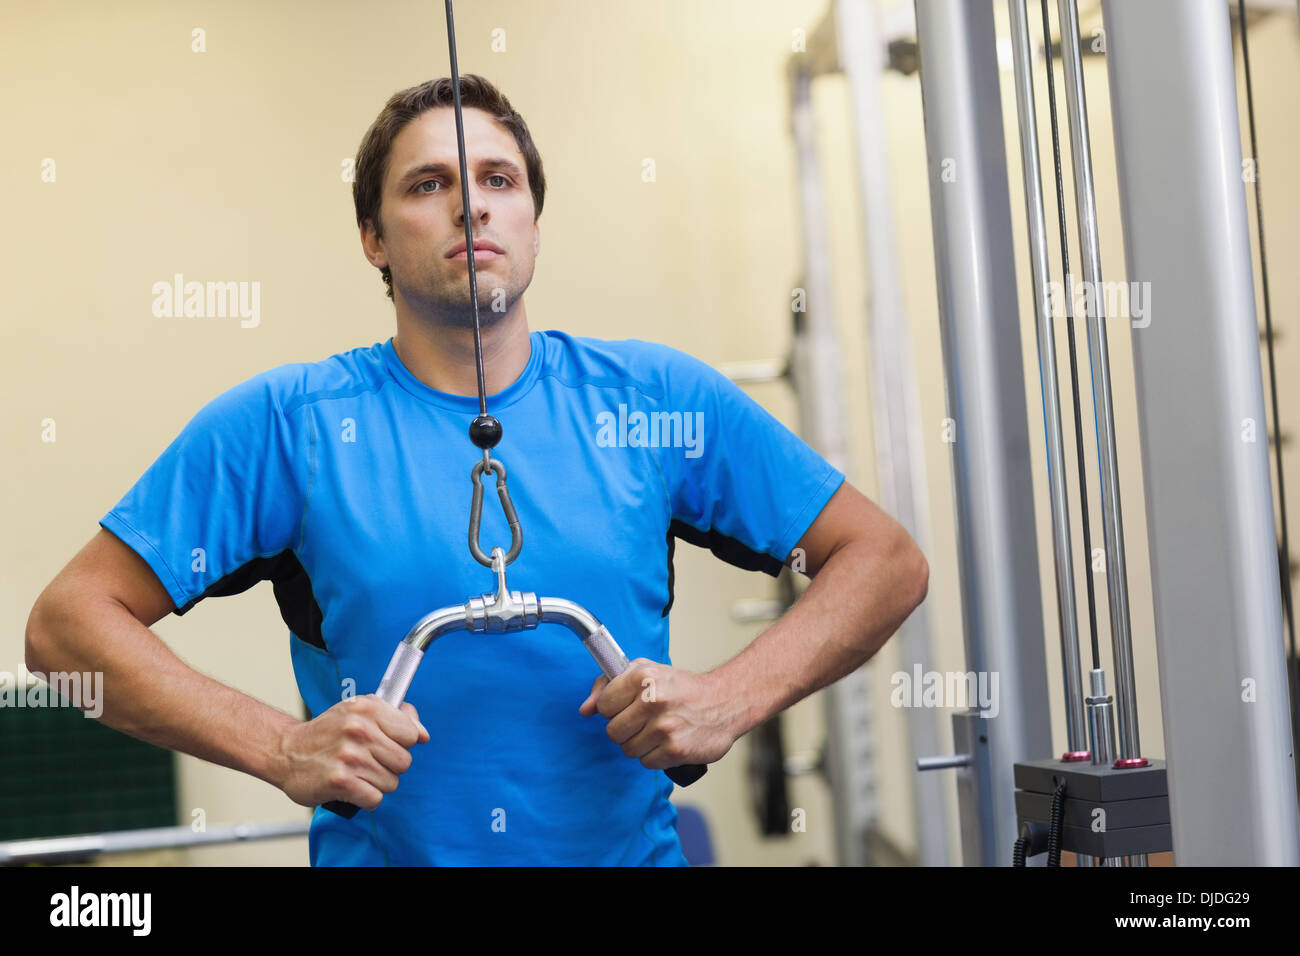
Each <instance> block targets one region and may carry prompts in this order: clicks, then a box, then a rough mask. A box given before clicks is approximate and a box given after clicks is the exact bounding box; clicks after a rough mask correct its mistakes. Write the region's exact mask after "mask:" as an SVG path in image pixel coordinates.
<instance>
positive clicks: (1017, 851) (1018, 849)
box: [1011, 837, 1029, 866]
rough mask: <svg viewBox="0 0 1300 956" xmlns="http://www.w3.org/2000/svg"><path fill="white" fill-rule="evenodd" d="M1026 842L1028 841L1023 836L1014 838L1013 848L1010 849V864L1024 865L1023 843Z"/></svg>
mask: <svg viewBox="0 0 1300 956" xmlns="http://www.w3.org/2000/svg"><path fill="white" fill-rule="evenodd" d="M1028 842H1029V841H1028V840H1027V839H1026V838H1025V837H1020V839H1018V840H1016V845H1015V848H1014V849H1013V850H1012V851H1011V865H1012V866H1024V865H1025V844H1026V843H1028Z"/></svg>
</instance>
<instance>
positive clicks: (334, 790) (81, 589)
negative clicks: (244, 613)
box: [26, 528, 429, 809]
mask: <svg viewBox="0 0 1300 956" xmlns="http://www.w3.org/2000/svg"><path fill="white" fill-rule="evenodd" d="M172 610H173V604H172V599H171V597H170V596H169V595H168V593H167V591H166V589H165V588H164V587H163V586H162V583H161V582H160V581H159V580H158V578H157V576H156V575H155V574H154V572H153V570H152V569H151V568H150V567H149V566H148V564H146V563H145V562H144V560H143V559H142V558H141V557H140V556H139V555H137V554H136V553H135V552H134V551H132V550H131V549H130V548H129V547H127V546H126V545H125V544H124V543H122V541H120V540H119V539H118V538H117V537H116V536H115V535H113V534H111V533H110V532H108V531H106V530H104V529H102V528H101V529H100V531H99V533H98V534H97V535H96V536H95V537H94V538H92V539H91V541H90V543H89V544H87V545H86V547H85V548H83V549H82V551H81V552H80V553H79V554H77V556H76V557H74V558H73V559H72V561H71V562H69V564H68V566H67V567H66V568H64V570H63V571H61V572H60V573H59V575H58V576H57V577H56V578H55V579H54V580H53V581H52V582H51V583H50V585H49V586H48V587H46V589H45V590H44V591H43V592H42V593H41V595H40V597H39V598H37V600H36V604H35V605H34V606H33V608H32V611H31V615H30V616H29V618H28V621H27V634H26V658H27V668H28V670H30V671H33V672H35V673H38V674H48V673H51V672H62V673H69V672H82V673H85V672H92V673H95V672H98V673H102V674H103V681H104V682H103V687H104V693H103V697H104V699H103V701H102V702H101V703H102V705H103V714H102V716H101V717H100V720H101V722H103V723H104V724H107V725H108V726H110V727H113V728H115V729H117V730H120V731H123V732H124V733H127V734H130V735H131V736H133V737H137V738H139V739H141V740H145V741H148V742H149V743H152V744H155V745H157V746H160V747H167V748H169V749H172V750H180V751H182V752H184V753H188V754H192V755H193V756H196V757H200V758H202V759H204V760H208V761H211V762H212V763H216V764H220V765H222V766H224V767H232V768H234V769H235V770H241V771H243V772H244V773H247V774H251V775H253V776H255V777H257V778H259V779H261V780H265V781H266V782H268V783H270V784H272V785H274V786H276V787H278V788H280V789H281V790H283V791H284V792H285V793H286V794H287V795H288V796H289V797H290V799H292V800H294V801H295V802H297V803H300V804H303V805H304V806H313V805H316V804H319V803H324V802H327V801H329V800H347V801H350V802H352V803H355V804H357V805H358V806H361V807H365V808H366V809H373V808H374V807H376V806H378V804H379V801H380V800H381V799H382V797H383V794H384V793H391V792H392V791H393V790H395V789H396V788H397V775H398V774H400V773H402V772H404V771H405V770H406V769H407V767H409V766H410V762H411V755H410V753H409V751H408V749H407V748H409V747H410V746H412V745H414V744H415V743H417V742H419V743H423V742H425V741H427V740H428V739H429V738H428V732H427V731H426V730H425V729H424V727H423V726H422V725H420V724H419V719H418V716H417V715H416V712H415V709H414V707H412V706H411V705H410V704H403V706H402V712H403V713H404V714H405V716H402V715H399V713H398V711H397V710H395V709H393V708H392V707H391V706H389V705H388V704H387V703H385V702H384V701H382V700H380V699H379V698H377V697H374V696H365V697H354V698H351V699H349V700H346V701H341V702H340V703H339V704H336V705H335V706H334V707H331V708H330V709H329V710H327V711H326V712H325V713H324V714H321V715H320V716H318V717H317V718H315V719H314V720H311V721H307V722H303V721H300V720H297V719H295V718H293V717H291V716H290V715H288V714H285V713H283V712H281V711H279V710H277V709H275V708H274V707H271V706H269V705H267V704H264V703H262V702H261V701H259V700H256V699H254V698H252V697H249V696H248V695H247V694H243V693H241V692H239V691H237V690H235V689H234V688H232V687H228V686H226V685H225V684H222V683H221V682H219V681H216V680H213V679H212V678H210V677H206V676H205V675H203V674H200V673H199V672H198V671H196V670H194V669H193V668H191V667H189V666H188V665H186V664H185V663H184V662H183V661H182V660H181V659H180V658H179V657H177V656H176V655H175V654H174V653H172V651H171V649H170V648H168V647H167V645H166V644H165V643H163V641H162V640H160V639H159V638H158V636H157V635H156V634H154V633H153V631H152V630H150V626H151V625H153V624H154V623H155V622H157V621H158V620H160V619H161V618H162V617H163V616H164V615H166V614H168V613H170V612H171V611H172ZM408 708H409V709H408Z"/></svg>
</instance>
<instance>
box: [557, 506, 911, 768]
mask: <svg viewBox="0 0 1300 956" xmlns="http://www.w3.org/2000/svg"><path fill="white" fill-rule="evenodd" d="M795 555H799V557H800V558H801V560H802V561H803V567H804V568H805V569H806V570H807V573H808V574H809V575H810V576H811V577H812V578H813V581H812V584H810V585H809V586H808V588H807V590H806V591H805V592H804V593H803V596H802V597H800V598H799V600H798V601H796V602H795V604H794V606H793V607H791V608H790V609H789V610H788V611H786V613H785V614H784V615H782V616H781V618H780V619H779V620H777V621H776V622H775V623H773V624H772V625H771V626H770V627H769V628H768V629H767V630H765V631H764V632H763V633H762V634H760V635H759V636H758V637H757V638H755V639H754V640H753V642H751V643H750V645H749V646H748V647H746V648H745V650H743V651H741V653H740V654H738V655H736V656H735V657H734V658H732V659H731V660H729V661H727V662H726V663H725V664H723V665H721V666H720V667H716V668H714V669H713V670H711V671H709V672H708V673H707V674H692V673H691V672H689V671H684V670H679V669H677V668H672V667H668V666H666V665H663V664H658V663H655V662H654V661H648V660H645V659H643V658H638V659H637V660H635V661H633V662H632V664H631V666H629V667H628V669H627V670H626V671H625V672H624V673H623V674H621V675H619V677H618V678H617V679H616V680H614V681H612V682H611V681H607V680H606V678H604V677H600V678H597V680H596V683H595V685H593V687H592V690H591V694H590V695H589V696H588V697H587V699H586V700H585V701H584V702H583V703H582V705H581V707H580V708H579V712H580V713H582V714H583V715H584V716H591V715H592V714H595V713H597V712H599V713H600V714H602V715H604V716H605V717H608V718H610V721H609V724H608V725H607V726H606V728H605V729H606V733H608V735H609V736H610V738H611V739H612V740H614V741H615V742H616V743H618V744H620V745H621V746H622V748H623V752H624V753H625V754H626V755H627V756H629V757H634V758H637V759H640V760H641V762H642V763H643V764H644V765H645V766H646V767H649V768H651V769H655V770H662V769H665V768H668V767H675V766H678V765H680V764H684V763H711V762H713V761H715V760H718V759H720V758H721V757H722V756H723V755H724V754H726V753H727V751H728V750H730V749H731V745H732V744H733V743H735V741H736V740H738V739H739V738H740V737H742V736H744V735H745V734H746V733H748V732H749V731H750V730H752V729H753V728H754V727H756V726H758V725H759V724H761V723H762V722H763V721H765V720H767V719H768V718H769V717H771V716H772V715H773V714H776V713H779V712H780V711H782V710H784V709H786V708H787V707H790V706H791V705H793V704H795V703H797V702H798V701H800V700H803V699H804V698H805V697H807V696H808V695H809V694H811V693H813V692H814V691H817V690H820V689H821V688H823V687H826V686H827V685H829V684H833V683H834V682H835V681H837V680H839V679H840V678H841V677H844V676H846V675H848V674H850V673H852V672H853V671H854V670H856V669H857V668H858V667H860V666H861V665H862V664H864V663H865V662H866V661H867V660H869V659H870V658H871V656H872V655H874V654H875V653H876V651H878V650H880V648H881V647H882V646H883V645H884V643H885V641H887V640H888V639H889V637H890V636H891V635H892V634H893V633H894V632H895V631H897V630H898V628H899V626H900V625H901V624H902V623H903V621H904V620H906V619H907V616H908V615H909V614H911V613H912V611H913V610H915V609H916V607H917V606H918V605H919V604H920V603H921V602H922V601H923V600H925V595H926V590H927V588H928V585H929V575H930V571H929V565H928V564H927V563H926V560H925V557H924V555H922V554H921V551H920V549H919V548H918V547H917V545H916V542H914V541H913V540H912V538H911V536H910V535H909V534H908V533H907V531H906V530H905V529H904V528H903V526H902V525H900V524H899V523H898V522H897V521H895V520H894V519H893V518H891V517H890V516H889V515H888V514H886V513H885V512H884V511H882V510H881V509H880V508H879V507H877V506H876V505H875V504H873V503H872V502H871V501H870V500H869V499H868V498H867V497H865V496H864V495H863V494H862V493H861V492H859V491H858V490H857V489H856V488H854V487H853V486H852V485H850V484H849V483H848V482H847V481H845V482H843V483H842V484H841V485H840V487H839V488H838V489H837V490H836V491H835V494H833V495H832V496H831V498H830V500H829V501H828V502H827V503H826V506H825V507H824V508H823V509H822V511H821V514H820V515H818V517H817V519H816V520H815V521H814V522H813V523H812V526H811V527H810V528H809V529H808V531H807V532H806V533H805V534H804V536H803V538H802V539H800V541H799V545H798V547H797V548H796V550H795V551H794V552H792V554H791V555H790V558H787V562H786V563H787V564H790V563H792V562H791V558H793V557H794V556H795Z"/></svg>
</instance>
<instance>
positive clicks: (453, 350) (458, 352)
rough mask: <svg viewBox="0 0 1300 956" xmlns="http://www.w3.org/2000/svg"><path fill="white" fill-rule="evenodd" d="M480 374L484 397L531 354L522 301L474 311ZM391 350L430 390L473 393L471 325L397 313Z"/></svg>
mask: <svg viewBox="0 0 1300 956" xmlns="http://www.w3.org/2000/svg"><path fill="white" fill-rule="evenodd" d="M479 324H480V333H481V338H482V342H483V378H484V383H485V387H486V389H487V394H488V395H495V394H496V393H497V392H501V391H504V390H505V389H507V388H509V387H510V386H511V385H512V384H514V382H515V381H516V380H518V378H519V376H520V375H522V374H523V371H524V368H525V367H526V366H527V365H528V359H529V357H530V356H531V355H532V345H531V343H530V340H529V334H528V315H527V313H525V311H524V302H523V299H520V300H519V301H517V302H516V303H515V304H514V307H513V308H511V310H510V311H509V312H508V313H506V314H505V315H491V314H489V315H487V316H485V315H484V314H483V312H482V311H480V313H479ZM393 348H394V349H395V350H396V352H397V357H398V358H399V359H400V360H401V362H402V364H403V365H405V366H406V368H407V371H409V372H410V373H411V374H412V375H414V376H415V377H416V378H417V379H419V380H420V381H421V382H423V383H424V384H425V385H428V386H429V387H430V388H433V389H437V390H438V391H440V392H447V393H448V394H451V395H470V396H475V397H477V395H478V371H477V367H476V365H475V361H474V329H473V328H472V327H469V328H464V327H459V326H450V325H442V324H435V323H431V322H427V321H423V320H421V319H416V318H415V317H414V316H410V315H402V314H401V312H400V311H399V313H398V316H397V334H396V335H394V336H393Z"/></svg>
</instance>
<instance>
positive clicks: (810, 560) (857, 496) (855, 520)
mask: <svg viewBox="0 0 1300 956" xmlns="http://www.w3.org/2000/svg"><path fill="white" fill-rule="evenodd" d="M900 536H902V537H906V536H907V532H906V530H904V528H903V526H902V525H900V524H899V523H898V522H897V521H895V520H894V519H893V518H891V517H890V516H889V515H888V514H887V513H886V512H885V511H884V510H883V509H881V508H880V506H879V505H877V504H876V503H875V502H873V501H872V500H871V499H870V498H868V497H867V496H866V495H864V494H862V492H860V491H858V489H857V488H854V487H853V485H851V484H849V482H848V481H844V482H841V483H840V486H839V488H837V489H835V493H834V494H832V495H831V497H830V499H829V500H828V501H827V502H826V505H825V506H824V507H823V508H822V510H821V513H820V514H818V515H817V517H816V518H815V519H813V523H812V524H811V525H809V527H808V530H807V531H805V532H804V534H803V537H801V538H800V539H799V543H798V545H796V546H795V549H794V550H793V551H792V552H791V553H790V554H789V555H788V556H787V557H786V560H785V563H786V565H787V566H788V567H790V568H792V569H794V570H802V571H803V573H805V574H807V575H808V577H810V578H811V577H815V576H816V575H817V572H818V571H820V570H821V569H822V567H823V566H824V565H825V564H826V561H827V560H828V559H829V558H830V556H831V555H832V554H834V553H835V552H836V551H837V550H839V549H840V548H841V547H843V546H844V545H845V544H847V543H848V542H849V541H852V540H854V539H855V538H864V539H866V540H868V541H872V542H876V543H878V544H879V545H880V546H881V547H882V549H883V548H889V547H891V546H893V544H894V543H895V542H896V541H897V540H898V539H899V537H900Z"/></svg>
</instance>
